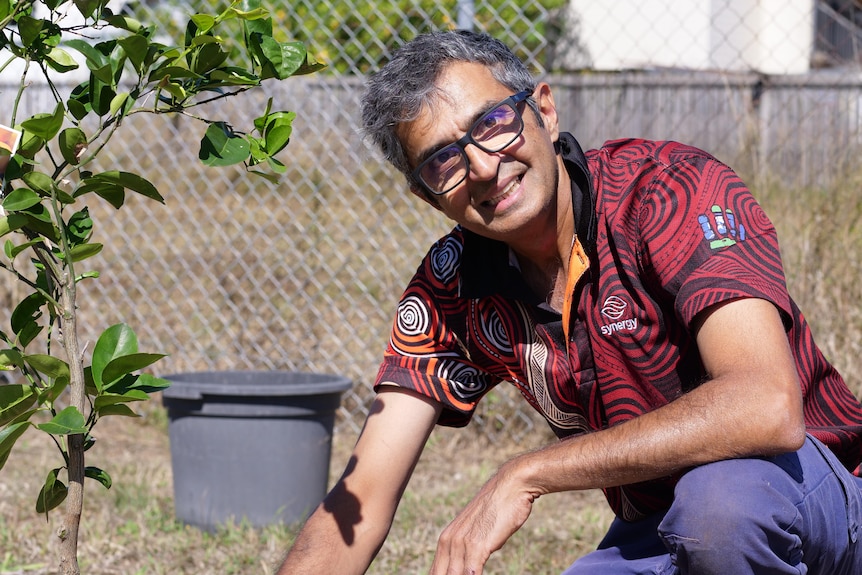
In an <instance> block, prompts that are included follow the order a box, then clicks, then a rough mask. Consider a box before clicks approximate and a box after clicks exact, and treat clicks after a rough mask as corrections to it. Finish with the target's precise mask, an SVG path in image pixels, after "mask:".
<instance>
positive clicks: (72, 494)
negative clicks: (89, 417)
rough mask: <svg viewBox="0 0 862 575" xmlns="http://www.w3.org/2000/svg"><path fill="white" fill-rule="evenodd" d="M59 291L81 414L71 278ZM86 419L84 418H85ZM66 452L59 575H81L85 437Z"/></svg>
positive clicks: (74, 397) (75, 438) (73, 440)
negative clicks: (80, 556) (65, 483)
mask: <svg viewBox="0 0 862 575" xmlns="http://www.w3.org/2000/svg"><path fill="white" fill-rule="evenodd" d="M65 279H66V284H65V285H64V286H63V289H62V305H63V310H62V316H61V320H60V327H61V332H60V333H61V335H62V338H63V346H64V347H65V349H66V360H67V361H68V363H69V372H70V373H69V375H70V378H69V379H70V381H69V390H70V393H71V405H73V406H75V407H76V408H78V411H80V412H81V414H84V404H85V401H86V397H87V394H86V389H85V387H84V365H83V360H82V358H81V350H80V345H79V343H78V323H77V318H76V311H77V305H76V297H75V296H76V290H75V282H74V280H73V278H71V277H67V278H65ZM84 417H86V415H84ZM68 449H69V465H68V475H69V485H68V487H69V493H68V495H67V496H66V507H65V513H64V515H63V521H62V524H61V526H60V529H59V531H58V532H57V536H58V537H59V538H60V572H61V573H62V574H63V575H80V573H81V569H80V567H79V566H78V528H79V526H80V524H81V512H82V511H83V509H84V436H83V435H81V434H76V435H70V436H69V437H68Z"/></svg>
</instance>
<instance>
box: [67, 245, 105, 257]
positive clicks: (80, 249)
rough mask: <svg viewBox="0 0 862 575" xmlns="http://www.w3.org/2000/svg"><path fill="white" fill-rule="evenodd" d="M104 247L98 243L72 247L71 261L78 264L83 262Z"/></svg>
mask: <svg viewBox="0 0 862 575" xmlns="http://www.w3.org/2000/svg"><path fill="white" fill-rule="evenodd" d="M103 247H104V246H103V245H102V244H99V243H92V244H81V245H79V246H75V247H73V248H72V249H71V250H70V251H71V255H72V261H73V262H80V261H84V260H85V259H87V258H91V257H93V256H95V255H97V254H99V253H100V252H101V251H102V248H103Z"/></svg>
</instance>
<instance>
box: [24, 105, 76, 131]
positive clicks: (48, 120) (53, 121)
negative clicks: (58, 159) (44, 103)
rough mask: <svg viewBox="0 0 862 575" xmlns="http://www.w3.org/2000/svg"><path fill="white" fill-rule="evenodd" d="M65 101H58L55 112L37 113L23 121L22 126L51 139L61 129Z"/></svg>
mask: <svg viewBox="0 0 862 575" xmlns="http://www.w3.org/2000/svg"><path fill="white" fill-rule="evenodd" d="M63 112H65V109H64V108H63V102H57V107H56V108H54V113H53V114H45V113H42V114H36V115H34V116H33V117H32V118H30V119H28V120H24V121H23V122H21V127H23V128H24V129H25V130H26V131H28V132H30V133H32V134H34V135H36V136H38V137H39V138H42V139H43V140H51V139H53V138H54V136H56V135H57V132H59V131H60V127H61V126H62V125H63Z"/></svg>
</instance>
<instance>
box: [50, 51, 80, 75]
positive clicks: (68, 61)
mask: <svg viewBox="0 0 862 575" xmlns="http://www.w3.org/2000/svg"><path fill="white" fill-rule="evenodd" d="M45 61H46V62H47V63H48V65H49V66H50V67H51V68H52V69H53V70H56V71H57V72H60V73H61V74H62V73H65V72H71V71H72V70H75V69H77V68H78V63H77V62H75V59H74V58H72V56H71V55H70V54H69V53H68V52H66V51H65V50H63V49H62V48H52V49H51V51H50V52H49V53H48V55H47V56H45Z"/></svg>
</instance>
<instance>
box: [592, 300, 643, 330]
mask: <svg viewBox="0 0 862 575" xmlns="http://www.w3.org/2000/svg"><path fill="white" fill-rule="evenodd" d="M626 309H628V304H627V303H626V301H625V300H624V299H622V298H621V297H619V296H615V295H612V296H610V297H609V298H607V299H606V300H605V303H604V304H603V305H602V309H601V312H602V315H603V316H605V317H606V318H608V319H609V320H611V321H612V322H613V323H609V324H607V325H603V326H601V329H602V335H611V334H612V333H614V332H615V331H634V330H635V329H637V327H638V320H637V318H628V319H622V317H623V315H624V314H625V313H626Z"/></svg>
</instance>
